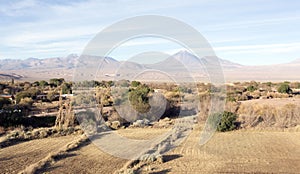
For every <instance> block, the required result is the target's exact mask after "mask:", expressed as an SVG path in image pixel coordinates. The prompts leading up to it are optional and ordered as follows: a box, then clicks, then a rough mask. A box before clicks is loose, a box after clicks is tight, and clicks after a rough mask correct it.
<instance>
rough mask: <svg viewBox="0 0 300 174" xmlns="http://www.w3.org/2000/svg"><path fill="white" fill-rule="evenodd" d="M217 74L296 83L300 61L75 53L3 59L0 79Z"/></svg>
mask: <svg viewBox="0 0 300 174" xmlns="http://www.w3.org/2000/svg"><path fill="white" fill-rule="evenodd" d="M217 63H219V64H220V65H221V67H220V66H218V65H216V64H217ZM222 72H223V74H221V73H222ZM218 73H219V74H220V75H224V78H225V80H226V81H249V80H257V81H283V80H290V81H297V80H300V78H299V76H298V74H300V59H297V60H295V61H293V62H290V63H285V64H278V65H266V66H245V65H240V64H238V63H234V62H231V61H228V60H224V59H221V58H218V57H216V56H207V57H202V58H198V57H196V56H195V55H193V54H191V53H190V52H187V51H180V52H178V53H176V54H174V55H171V56H169V57H166V58H165V59H164V60H161V61H159V62H155V63H153V64H139V63H137V62H133V61H118V60H115V59H113V58H111V57H101V56H92V55H81V56H78V55H76V54H70V55H69V56H67V57H54V58H44V59H38V58H28V59H2V60H1V59H0V80H9V79H11V78H14V79H17V80H22V81H35V80H41V79H44V80H47V79H50V78H65V79H67V80H119V79H129V80H133V79H137V80H146V81H149V80H154V81H165V80H173V81H174V80H175V81H181V80H182V81H189V80H201V81H209V80H210V78H211V76H212V75H215V74H218Z"/></svg>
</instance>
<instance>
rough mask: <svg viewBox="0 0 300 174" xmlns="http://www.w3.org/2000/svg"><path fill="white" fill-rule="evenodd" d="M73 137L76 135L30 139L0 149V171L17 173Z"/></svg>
mask: <svg viewBox="0 0 300 174" xmlns="http://www.w3.org/2000/svg"><path fill="white" fill-rule="evenodd" d="M75 138H76V136H64V137H57V138H45V139H38V140H31V141H28V142H23V143H19V144H16V145H13V146H9V147H6V148H3V149H0V173H18V172H19V171H20V170H22V169H24V168H25V167H26V166H28V165H30V164H32V163H35V162H37V161H39V160H41V159H43V158H44V157H46V156H47V155H48V154H49V153H50V152H53V151H55V150H58V149H59V148H61V147H63V146H64V145H66V144H67V143H69V142H71V141H72V140H74V139H75Z"/></svg>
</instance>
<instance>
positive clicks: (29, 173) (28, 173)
mask: <svg viewBox="0 0 300 174" xmlns="http://www.w3.org/2000/svg"><path fill="white" fill-rule="evenodd" d="M87 140H88V138H87V137H86V136H85V135H82V136H81V137H80V138H78V139H77V140H74V141H73V142H71V143H69V144H67V145H65V146H64V147H62V148H61V149H59V150H58V151H57V152H53V153H50V154H49V155H48V156H46V157H45V158H43V159H42V160H40V161H38V162H36V163H34V164H31V165H30V166H28V167H26V168H25V169H24V170H23V171H21V172H19V173H20V174H34V173H37V171H38V170H41V169H42V168H43V167H45V166H46V165H47V164H50V163H52V162H54V160H55V158H56V157H58V156H62V155H64V154H66V153H67V152H69V151H71V150H74V149H75V148H78V147H79V146H80V145H82V144H83V143H84V142H86V141H87Z"/></svg>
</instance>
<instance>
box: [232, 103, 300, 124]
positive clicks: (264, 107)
mask: <svg viewBox="0 0 300 174" xmlns="http://www.w3.org/2000/svg"><path fill="white" fill-rule="evenodd" d="M238 114H239V118H238V120H239V121H240V123H241V127H242V128H250V127H261V128H265V127H276V128H290V127H295V126H297V125H300V106H297V105H295V104H292V103H289V104H285V105H283V106H279V107H276V106H272V105H268V104H258V103H244V104H242V105H241V106H240V107H239V109H238Z"/></svg>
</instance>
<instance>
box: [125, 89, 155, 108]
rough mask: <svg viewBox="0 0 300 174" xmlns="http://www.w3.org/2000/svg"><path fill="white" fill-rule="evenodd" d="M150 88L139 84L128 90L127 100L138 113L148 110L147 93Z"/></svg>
mask: <svg viewBox="0 0 300 174" xmlns="http://www.w3.org/2000/svg"><path fill="white" fill-rule="evenodd" d="M150 91H151V89H150V88H149V87H148V86H146V85H140V86H138V87H137V88H135V89H131V90H130V92H129V101H130V103H131V105H132V106H133V108H134V109H135V110H136V111H138V112H139V113H146V112H148V111H149V110H150V107H151V106H150V104H149V93H150Z"/></svg>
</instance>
